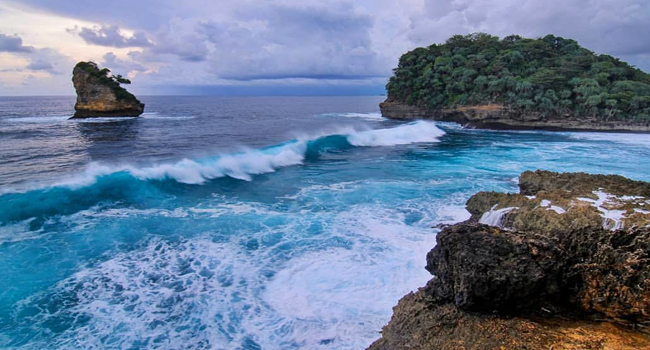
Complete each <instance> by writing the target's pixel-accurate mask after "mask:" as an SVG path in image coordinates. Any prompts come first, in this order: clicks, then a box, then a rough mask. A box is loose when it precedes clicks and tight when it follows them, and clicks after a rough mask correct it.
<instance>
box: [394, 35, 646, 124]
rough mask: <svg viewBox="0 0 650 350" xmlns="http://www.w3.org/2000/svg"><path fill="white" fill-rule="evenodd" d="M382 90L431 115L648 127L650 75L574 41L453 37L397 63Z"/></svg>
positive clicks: (409, 55)
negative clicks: (490, 111)
mask: <svg viewBox="0 0 650 350" xmlns="http://www.w3.org/2000/svg"><path fill="white" fill-rule="evenodd" d="M394 73H395V74H394V76H393V77H391V78H390V80H389V82H388V84H387V85H386V89H387V91H388V95H389V96H390V97H391V98H392V99H395V100H398V101H403V102H406V103H408V104H411V105H418V106H421V107H425V108H428V109H431V110H437V109H442V108H453V107H456V106H468V105H483V104H490V103H496V104H504V105H507V106H509V107H510V108H514V109H516V110H520V111H523V112H536V113H542V114H544V115H547V116H549V117H554V116H556V117H561V116H565V115H572V116H576V117H581V118H587V117H590V118H599V119H602V120H638V121H650V74H647V73H644V72H643V71H641V70H639V69H637V68H634V67H632V66H630V65H628V64H627V63H625V62H622V61H620V60H619V59H617V58H614V57H612V56H609V55H597V54H594V53H593V52H592V51H589V50H587V49H585V48H583V47H581V46H580V45H578V43H577V42H576V41H574V40H571V39H564V38H560V37H556V36H553V35H547V36H545V37H543V38H539V39H527V38H522V37H520V36H516V35H513V36H508V37H505V38H503V39H499V38H498V37H496V36H492V35H489V34H485V33H476V34H470V35H465V36H463V35H455V36H453V37H451V38H449V39H448V40H447V41H446V42H445V43H444V44H440V45H437V44H434V45H431V46H429V47H426V48H423V47H420V48H417V49H415V50H413V51H410V52H408V53H406V54H404V55H402V57H401V58H400V60H399V66H398V67H397V68H395V69H394Z"/></svg>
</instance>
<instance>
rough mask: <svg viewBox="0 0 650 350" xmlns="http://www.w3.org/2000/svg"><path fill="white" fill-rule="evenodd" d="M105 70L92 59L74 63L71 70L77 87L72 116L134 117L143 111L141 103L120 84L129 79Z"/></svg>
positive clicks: (73, 81) (127, 82) (126, 82)
mask: <svg viewBox="0 0 650 350" xmlns="http://www.w3.org/2000/svg"><path fill="white" fill-rule="evenodd" d="M109 73H110V70H109V69H107V68H103V69H99V67H98V66H97V64H96V63H94V62H79V63H77V65H76V66H75V67H74V69H73V70H72V83H73V84H74V88H75V90H76V91H77V103H76V104H75V106H74V109H75V114H74V116H72V118H93V117H137V116H139V115H140V114H142V112H144V103H141V102H140V101H139V100H138V99H137V98H136V97H135V96H133V94H131V93H130V92H128V91H126V89H125V88H123V87H122V86H120V84H130V83H131V81H129V80H128V79H125V78H123V77H122V76H121V75H117V76H115V75H110V76H109Z"/></svg>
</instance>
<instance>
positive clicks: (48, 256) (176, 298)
mask: <svg viewBox="0 0 650 350" xmlns="http://www.w3.org/2000/svg"><path fill="white" fill-rule="evenodd" d="M383 98H384V97H379V96H377V97H213V96H211V97H207V96H206V97H181V96H144V97H142V98H141V100H142V101H143V102H144V103H146V112H145V114H143V115H142V116H141V117H139V118H126V119H120V118H99V119H88V120H74V121H71V120H68V118H69V117H70V116H71V115H72V113H73V105H74V97H2V98H0V270H1V271H2V273H1V274H0V348H3V349H14V348H16V349H17V348H21V349H250V350H253V349H310V350H311V349H341V350H342V349H363V348H365V347H366V346H368V345H369V344H370V343H371V342H372V341H374V340H376V339H377V338H378V337H379V331H380V330H381V327H382V326H383V325H384V324H386V323H387V322H388V320H389V319H390V317H391V314H392V310H391V308H392V307H393V306H394V305H395V304H396V303H397V301H398V300H399V299H400V298H401V297H402V296H403V295H404V294H406V293H408V292H410V291H413V290H416V289H417V288H418V287H421V286H423V285H424V284H425V283H426V281H427V280H428V279H430V278H431V276H430V275H429V274H428V272H427V271H425V270H424V265H425V256H426V253H427V252H428V251H429V250H430V249H431V248H432V247H433V246H434V245H435V238H436V233H437V232H438V229H436V228H433V227H434V226H436V225H438V224H440V223H453V222H457V221H461V220H464V219H466V218H468V216H469V214H468V213H467V212H466V211H465V209H464V203H465V201H466V200H467V199H468V198H469V197H470V196H471V195H472V194H474V193H476V192H478V191H486V190H487V191H509V192H515V191H517V176H518V175H519V174H520V173H521V172H523V171H525V170H535V169H545V170H553V171H584V172H588V173H606V174H620V175H623V176H626V177H629V178H632V179H635V180H645V181H650V161H648V159H650V135H648V134H616V133H572V132H546V131H490V130H473V129H465V128H462V127H461V126H459V125H457V124H453V123H435V122H430V121H417V122H400V121H393V120H387V119H383V118H382V117H381V114H380V113H379V108H378V103H379V102H381V101H382V100H383Z"/></svg>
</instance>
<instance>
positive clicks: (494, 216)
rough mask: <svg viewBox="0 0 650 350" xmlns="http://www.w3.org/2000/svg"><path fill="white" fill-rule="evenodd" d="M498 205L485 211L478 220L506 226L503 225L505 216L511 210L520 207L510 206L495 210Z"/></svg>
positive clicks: (492, 224) (488, 223)
mask: <svg viewBox="0 0 650 350" xmlns="http://www.w3.org/2000/svg"><path fill="white" fill-rule="evenodd" d="M496 207H497V206H496V205H495V206H493V207H492V209H490V210H489V211H487V212H485V213H483V215H482V216H481V218H480V219H479V221H478V222H479V223H481V224H486V225H490V226H496V227H500V228H504V227H503V225H502V224H501V222H502V220H503V217H504V216H505V215H506V214H508V213H509V212H511V211H513V210H515V209H519V208H518V207H509V208H503V209H498V210H495V208H496Z"/></svg>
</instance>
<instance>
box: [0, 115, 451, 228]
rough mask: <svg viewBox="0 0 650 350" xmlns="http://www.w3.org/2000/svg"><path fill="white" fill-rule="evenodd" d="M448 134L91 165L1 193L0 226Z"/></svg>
mask: <svg viewBox="0 0 650 350" xmlns="http://www.w3.org/2000/svg"><path fill="white" fill-rule="evenodd" d="M444 134H445V132H444V131H442V130H440V129H439V128H438V127H436V126H435V124H434V123H431V122H426V121H418V122H414V123H409V124H403V125H400V126H397V127H394V128H390V129H377V130H362V131H357V130H353V129H349V130H343V131H341V132H339V133H334V134H326V135H321V136H316V137H300V138H297V139H294V140H291V141H288V142H284V143H281V144H278V145H274V146H270V147H266V148H261V149H250V150H245V151H242V152H237V153H231V154H224V155H218V156H214V157H209V158H203V159H183V160H181V161H178V162H176V163H163V164H157V165H151V166H144V167H138V166H133V165H117V166H116V165H106V164H100V163H91V164H90V165H88V167H87V169H86V170H85V171H84V172H83V173H81V174H79V175H77V176H74V177H72V178H70V179H67V180H64V181H60V182H58V183H55V184H54V185H53V186H50V187H46V188H40V189H34V190H30V191H27V192H24V193H15V192H14V193H5V194H3V195H0V209H2V210H1V211H0V224H6V223H8V222H14V221H18V220H25V219H27V218H31V217H38V216H48V215H52V214H55V213H61V214H69V213H74V212H77V211H79V210H83V209H86V208H88V207H90V206H92V205H96V204H97V203H99V201H111V200H113V201H116V200H121V201H125V200H126V201H127V202H129V201H130V200H132V201H133V203H138V202H140V201H142V200H143V198H146V197H149V195H150V193H149V192H150V191H152V189H151V188H148V187H145V185H144V184H143V183H142V182H147V181H151V180H154V181H169V180H171V181H174V182H177V183H180V184H188V185H199V184H203V183H205V182H207V181H210V180H213V179H218V178H224V177H229V178H233V179H238V180H245V181H251V180H252V178H253V176H255V175H260V174H266V173H271V172H274V171H276V170H278V169H280V168H283V167H288V166H293V165H299V164H303V163H304V162H306V161H311V160H315V159H317V158H318V156H319V155H320V154H322V153H326V152H329V151H341V150H345V149H350V148H353V147H377V146H395V145H406V144H412V143H424V142H428V143H433V142H438V141H439V138H440V137H441V136H442V135H444Z"/></svg>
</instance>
